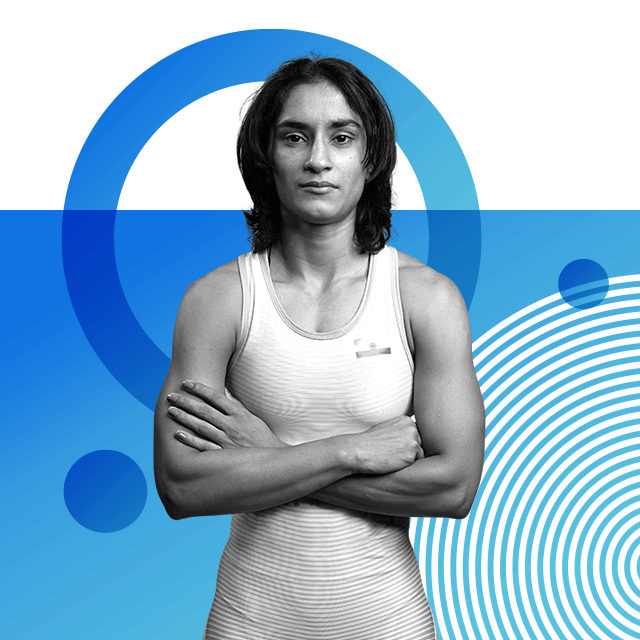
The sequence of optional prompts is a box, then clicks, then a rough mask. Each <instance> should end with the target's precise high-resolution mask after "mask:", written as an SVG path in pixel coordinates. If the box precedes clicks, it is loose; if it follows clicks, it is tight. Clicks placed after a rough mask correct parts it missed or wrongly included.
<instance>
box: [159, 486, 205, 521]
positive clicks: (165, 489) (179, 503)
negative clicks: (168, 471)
mask: <svg viewBox="0 0 640 640" xmlns="http://www.w3.org/2000/svg"><path fill="white" fill-rule="evenodd" d="M156 488H157V490H158V496H159V497H160V501H161V502H162V505H163V506H164V510H165V511H166V512H167V515H168V516H169V517H170V518H171V519H172V520H184V519H185V518H189V517H191V516H193V515H196V514H194V513H191V510H190V509H189V504H188V502H187V501H186V500H185V496H184V492H183V491H181V489H180V487H179V486H178V485H177V484H176V483H172V482H168V481H166V480H165V481H159V480H158V479H156Z"/></svg>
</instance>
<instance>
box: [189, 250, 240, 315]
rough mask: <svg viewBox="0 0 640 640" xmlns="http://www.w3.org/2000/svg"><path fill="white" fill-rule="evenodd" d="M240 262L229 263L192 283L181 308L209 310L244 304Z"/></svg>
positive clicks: (236, 260)
mask: <svg viewBox="0 0 640 640" xmlns="http://www.w3.org/2000/svg"><path fill="white" fill-rule="evenodd" d="M238 260H239V258H236V259H235V260H232V261H231V262H227V264H223V265H222V266H221V267H218V268H217V269H214V270H213V271H210V272H209V273H207V274H206V275H204V276H202V278H199V279H198V280H196V281H195V282H192V283H191V285H189V288H188V289H187V291H186V293H185V294H184V297H183V298H182V304H181V305H180V306H181V308H182V307H188V308H190V309H191V308H193V309H194V310H195V309H200V308H205V309H207V310H208V309H209V308H211V307H217V306H218V305H222V307H223V308H226V307H233V306H234V304H235V303H236V302H242V286H241V283H240V273H239V269H238Z"/></svg>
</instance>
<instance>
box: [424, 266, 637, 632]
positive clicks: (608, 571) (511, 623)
mask: <svg viewBox="0 0 640 640" xmlns="http://www.w3.org/2000/svg"><path fill="white" fill-rule="evenodd" d="M474 362H475V365H476V372H477V374H478V379H479V381H480V386H481V389H482V394H483V397H484V401H485V407H486V411H487V439H486V454H485V467H484V473H483V478H482V483H481V485H480V490H479V492H478V495H477V497H476V501H475V504H474V507H473V510H472V512H471V514H470V515H469V516H468V518H466V519H465V520H447V519H431V520H430V519H425V520H424V521H422V520H415V521H413V522H412V529H411V532H412V535H413V538H414V547H415V549H416V551H417V553H418V557H419V561H420V568H421V571H422V575H423V579H424V581H425V586H426V589H427V594H428V596H429V599H430V602H431V605H432V607H433V609H434V613H435V615H436V618H437V621H438V624H439V633H440V637H441V638H443V639H447V638H456V639H458V638H460V639H462V638H465V639H474V640H479V639H480V638H487V639H488V638H491V639H493V638H495V639H500V640H503V639H507V638H509V639H521V638H522V639H525V638H526V639H527V640H529V639H531V640H534V639H535V640H540V639H547V638H548V639H553V640H556V639H557V640H585V639H588V638H593V639H594V640H596V639H597V640H602V639H603V638H612V639H613V638H615V639H616V640H626V639H631V638H640V576H639V563H640V275H632V276H623V277H618V278H611V279H610V281H609V291H608V293H607V294H606V298H605V299H604V300H603V301H602V303H601V304H599V305H598V306H595V307H592V308H585V309H579V308H574V307H572V306H570V305H569V304H567V303H566V302H565V301H564V300H563V298H562V297H561V294H559V293H558V294H556V295H553V296H550V297H548V298H545V299H543V300H540V301H539V302H536V303H535V304H532V305H531V306H529V307H527V308H525V309H522V310H521V311H519V312H518V313H516V314H514V315H513V316H511V317H509V318H507V319H506V320H504V321H503V322H501V323H500V324H499V325H497V326H496V327H494V328H493V329H491V330H490V331H488V332H487V333H486V334H485V335H483V336H482V337H481V338H480V339H479V340H477V342H476V343H475V344H474Z"/></svg>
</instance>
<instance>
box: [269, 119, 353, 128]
mask: <svg viewBox="0 0 640 640" xmlns="http://www.w3.org/2000/svg"><path fill="white" fill-rule="evenodd" d="M329 126H330V128H331V129H342V128H344V127H349V126H352V127H356V128H358V129H362V125H361V124H360V123H358V122H356V121H355V120H353V119H351V118H347V119H345V120H334V121H333V122H332V123H331V124H330V125H329ZM308 127H309V125H307V124H305V123H304V122H299V121H298V120H283V121H282V122H278V124H276V129H307V128H308Z"/></svg>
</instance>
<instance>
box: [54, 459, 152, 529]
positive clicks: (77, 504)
mask: <svg viewBox="0 0 640 640" xmlns="http://www.w3.org/2000/svg"><path fill="white" fill-rule="evenodd" d="M64 501H65V503H66V505H67V509H68V510H69V513H70V514H71V515H72V516H73V517H74V519H75V520H76V521H77V522H78V523H79V524H81V525H82V526H83V527H85V528H87V529H90V530H91V531H98V532H100V533H113V532H114V531H120V530H121V529H124V528H125V527H128V526H129V525H130V524H132V523H133V522H134V521H135V520H136V519H137V518H138V516H139V515H140V514H141V513H142V510H143V509H144V505H145V503H146V501H147V482H146V480H145V478H144V474H143V473H142V470H141V469H140V467H139V466H138V465H137V464H136V463H135V462H134V461H133V460H132V459H131V458H130V457H129V456H126V455H125V454H124V453H120V452H119V451H93V452H91V453H88V454H87V455H85V456H82V458H80V459H79V460H77V461H76V462H75V463H74V465H73V466H72V467H71V469H69V472H68V473H67V477H66V479H65V481H64Z"/></svg>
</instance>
